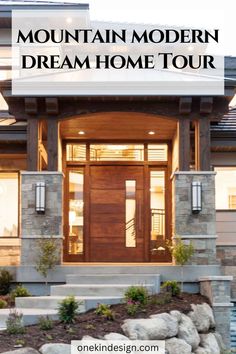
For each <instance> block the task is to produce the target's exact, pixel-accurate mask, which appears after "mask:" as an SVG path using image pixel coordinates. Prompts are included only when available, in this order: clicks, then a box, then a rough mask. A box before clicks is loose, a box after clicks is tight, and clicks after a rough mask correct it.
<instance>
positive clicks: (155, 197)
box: [150, 171, 166, 255]
mask: <svg viewBox="0 0 236 354" xmlns="http://www.w3.org/2000/svg"><path fill="white" fill-rule="evenodd" d="M150 210H151V235H150V238H151V242H150V245H151V254H152V255H158V254H159V253H160V252H163V251H165V247H166V245H165V236H166V230H165V172H164V171H150Z"/></svg>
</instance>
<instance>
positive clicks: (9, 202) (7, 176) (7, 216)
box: [0, 173, 18, 237]
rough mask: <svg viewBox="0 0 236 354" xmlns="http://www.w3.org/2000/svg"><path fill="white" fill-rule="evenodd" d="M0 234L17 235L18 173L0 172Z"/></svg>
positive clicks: (6, 235) (4, 235)
mask: <svg viewBox="0 0 236 354" xmlns="http://www.w3.org/2000/svg"><path fill="white" fill-rule="evenodd" d="M0 210H1V213H0V236H3V237H17V236H18V174H17V173H0Z"/></svg>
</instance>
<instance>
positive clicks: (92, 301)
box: [16, 296, 123, 313]
mask: <svg viewBox="0 0 236 354" xmlns="http://www.w3.org/2000/svg"><path fill="white" fill-rule="evenodd" d="M63 299H65V296H32V297H17V298H16V307H17V308H19V309H25V308H31V309H41V308H43V309H47V310H57V309H58V306H59V303H60V301H62V300H63ZM75 299H76V300H77V301H78V302H79V303H80V306H79V310H78V313H83V312H85V311H88V310H90V309H92V308H96V307H97V304H98V303H101V304H109V305H112V304H118V303H120V302H122V300H123V298H122V297H121V296H113V297H111V296H76V297H75Z"/></svg>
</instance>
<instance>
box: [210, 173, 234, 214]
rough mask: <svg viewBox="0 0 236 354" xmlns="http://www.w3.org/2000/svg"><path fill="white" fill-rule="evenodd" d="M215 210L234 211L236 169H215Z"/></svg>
mask: <svg viewBox="0 0 236 354" xmlns="http://www.w3.org/2000/svg"><path fill="white" fill-rule="evenodd" d="M215 171H216V172H217V173H216V180H215V181H216V209H218V210H232V209H235V210H236V167H215Z"/></svg>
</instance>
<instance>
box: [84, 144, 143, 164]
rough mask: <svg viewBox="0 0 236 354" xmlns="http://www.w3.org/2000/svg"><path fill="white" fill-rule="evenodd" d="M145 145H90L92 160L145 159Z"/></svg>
mask: <svg viewBox="0 0 236 354" xmlns="http://www.w3.org/2000/svg"><path fill="white" fill-rule="evenodd" d="M143 159H144V146H143V145H141V144H140V145H129V144H128V145H126V144H125V145H113V144H93V145H90V160H91V161H143Z"/></svg>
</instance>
